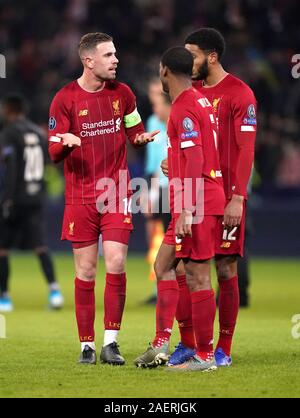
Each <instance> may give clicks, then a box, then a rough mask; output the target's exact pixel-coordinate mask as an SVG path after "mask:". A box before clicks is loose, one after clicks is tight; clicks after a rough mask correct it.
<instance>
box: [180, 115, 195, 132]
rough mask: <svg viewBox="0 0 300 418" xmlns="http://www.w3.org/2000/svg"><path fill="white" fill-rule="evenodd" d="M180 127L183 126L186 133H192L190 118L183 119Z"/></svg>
mask: <svg viewBox="0 0 300 418" xmlns="http://www.w3.org/2000/svg"><path fill="white" fill-rule="evenodd" d="M182 125H183V129H184V130H185V131H186V132H192V130H193V129H194V124H193V121H192V119H190V118H184V119H183V122H182Z"/></svg>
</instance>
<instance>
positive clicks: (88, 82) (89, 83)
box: [77, 73, 105, 93]
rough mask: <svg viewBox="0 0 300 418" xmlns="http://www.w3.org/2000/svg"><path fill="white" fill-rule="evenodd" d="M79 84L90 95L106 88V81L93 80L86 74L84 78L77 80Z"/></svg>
mask: <svg viewBox="0 0 300 418" xmlns="http://www.w3.org/2000/svg"><path fill="white" fill-rule="evenodd" d="M77 83H78V84H79V86H80V87H81V88H82V89H83V90H85V91H87V92H89V93H95V92H97V91H101V90H103V88H104V86H105V81H100V80H97V79H95V78H91V77H89V76H88V75H87V74H85V73H83V74H82V76H81V77H79V78H78V79H77Z"/></svg>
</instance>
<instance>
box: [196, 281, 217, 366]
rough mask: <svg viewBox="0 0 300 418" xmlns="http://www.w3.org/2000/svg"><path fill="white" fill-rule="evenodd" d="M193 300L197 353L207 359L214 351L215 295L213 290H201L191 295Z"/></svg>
mask: <svg viewBox="0 0 300 418" xmlns="http://www.w3.org/2000/svg"><path fill="white" fill-rule="evenodd" d="M191 299H192V315H193V327H194V333H195V340H196V347H197V353H198V354H199V355H201V357H202V358H204V357H205V358H206V357H207V356H206V354H207V355H208V354H210V353H211V352H212V351H213V338H214V320H215V316H216V300H215V293H214V291H213V290H212V289H211V290H199V291H198V292H192V293H191Z"/></svg>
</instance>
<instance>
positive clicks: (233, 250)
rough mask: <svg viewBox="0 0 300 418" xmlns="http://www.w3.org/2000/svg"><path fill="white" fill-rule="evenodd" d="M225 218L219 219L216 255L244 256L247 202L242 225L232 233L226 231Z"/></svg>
mask: <svg viewBox="0 0 300 418" xmlns="http://www.w3.org/2000/svg"><path fill="white" fill-rule="evenodd" d="M222 222H223V217H222V218H221V219H219V221H218V225H217V229H216V254H221V255H232V254H237V255H240V256H241V257H243V256H244V245H245V227H246V202H245V201H244V210H243V216H242V219H241V223H240V225H239V226H237V227H234V228H233V229H232V230H231V231H229V232H228V231H227V230H225V229H224V225H223V223H222Z"/></svg>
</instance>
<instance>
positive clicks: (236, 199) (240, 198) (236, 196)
mask: <svg viewBox="0 0 300 418" xmlns="http://www.w3.org/2000/svg"><path fill="white" fill-rule="evenodd" d="M244 199H245V198H244V196H243V195H240V194H233V195H232V198H231V200H232V201H234V202H240V203H243V201H244Z"/></svg>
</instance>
